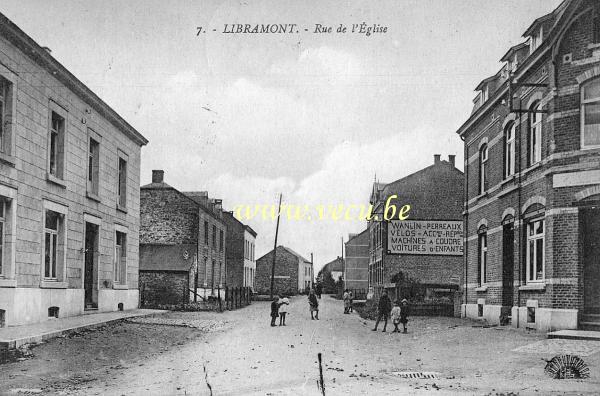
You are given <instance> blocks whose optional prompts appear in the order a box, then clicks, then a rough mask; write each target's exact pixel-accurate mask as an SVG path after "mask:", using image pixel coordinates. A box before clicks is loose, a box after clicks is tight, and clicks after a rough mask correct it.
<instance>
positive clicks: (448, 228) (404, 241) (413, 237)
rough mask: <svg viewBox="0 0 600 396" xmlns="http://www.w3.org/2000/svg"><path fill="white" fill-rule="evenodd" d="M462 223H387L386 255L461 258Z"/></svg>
mask: <svg viewBox="0 0 600 396" xmlns="http://www.w3.org/2000/svg"><path fill="white" fill-rule="evenodd" d="M462 238H463V223H462V221H453V220H392V221H390V222H389V223H388V240H387V242H388V244H387V250H388V253H390V254H423V255H424V254H430V255H438V256H462V254H463V239H462Z"/></svg>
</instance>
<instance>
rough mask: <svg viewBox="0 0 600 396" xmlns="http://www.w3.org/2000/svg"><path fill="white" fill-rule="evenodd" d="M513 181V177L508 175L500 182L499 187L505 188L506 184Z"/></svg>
mask: <svg viewBox="0 0 600 396" xmlns="http://www.w3.org/2000/svg"><path fill="white" fill-rule="evenodd" d="M514 180H515V175H510V176H508V177H507V178H506V179H504V180H502V182H501V183H500V185H502V186H505V185H506V184H509V183H511V182H514Z"/></svg>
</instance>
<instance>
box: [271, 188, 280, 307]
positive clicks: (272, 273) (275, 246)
mask: <svg viewBox="0 0 600 396" xmlns="http://www.w3.org/2000/svg"><path fill="white" fill-rule="evenodd" d="M281 196H282V194H281V193H279V206H278V207H277V226H276V227H275V245H274V247H273V263H272V264H271V300H272V299H273V286H274V284H275V258H276V257H277V235H278V234H279V217H280V215H281Z"/></svg>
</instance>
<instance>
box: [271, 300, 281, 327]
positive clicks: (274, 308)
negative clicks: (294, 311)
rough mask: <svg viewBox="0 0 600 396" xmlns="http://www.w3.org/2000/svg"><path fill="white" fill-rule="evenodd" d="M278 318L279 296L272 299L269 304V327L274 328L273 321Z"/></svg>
mask: <svg viewBox="0 0 600 396" xmlns="http://www.w3.org/2000/svg"><path fill="white" fill-rule="evenodd" d="M278 316H279V296H275V297H273V302H272V303H271V327H274V326H276V324H275V319H277V317H278Z"/></svg>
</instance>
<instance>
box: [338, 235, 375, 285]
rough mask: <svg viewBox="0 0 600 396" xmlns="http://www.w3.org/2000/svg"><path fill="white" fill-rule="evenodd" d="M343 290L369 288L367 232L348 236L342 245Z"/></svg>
mask: <svg viewBox="0 0 600 396" xmlns="http://www.w3.org/2000/svg"><path fill="white" fill-rule="evenodd" d="M344 246H345V248H346V258H345V260H344V289H368V288H369V230H368V229H366V230H364V231H363V232H361V233H359V234H350V235H349V236H348V241H347V242H346V243H345V244H344Z"/></svg>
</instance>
